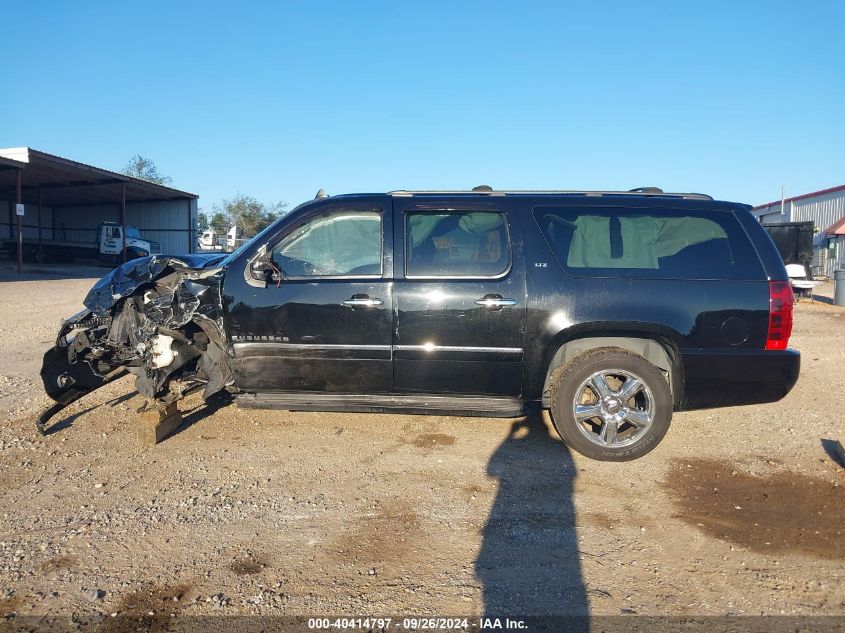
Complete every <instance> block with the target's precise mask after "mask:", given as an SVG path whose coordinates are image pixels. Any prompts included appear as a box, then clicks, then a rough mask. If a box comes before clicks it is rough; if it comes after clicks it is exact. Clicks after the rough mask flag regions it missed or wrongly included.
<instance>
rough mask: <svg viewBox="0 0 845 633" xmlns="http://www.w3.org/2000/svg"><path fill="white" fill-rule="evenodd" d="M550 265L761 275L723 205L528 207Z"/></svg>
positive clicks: (657, 273) (620, 273)
mask: <svg viewBox="0 0 845 633" xmlns="http://www.w3.org/2000/svg"><path fill="white" fill-rule="evenodd" d="M533 213H534V219H535V220H536V222H537V224H538V225H539V227H540V230H541V231H542V232H543V236H544V237H545V238H546V242H547V243H548V245H549V247H550V248H551V251H552V253H553V254H554V256H555V259H556V260H557V262H558V264H560V266H561V267H562V268H563V269H564V270H565V271H566V272H568V273H569V274H571V275H575V276H584V277H633V278H654V279H762V278H764V276H765V275H764V274H763V270H762V267H761V265H760V262H759V260H758V258H757V254H756V253H755V251H754V248H753V246H752V245H751V243H750V242H749V239H748V236H747V235H746V234H745V231H744V230H743V229H742V227H741V226H740V224H739V222H738V221H737V219H736V218H735V217H734V215H733V214H732V213H731V212H729V211H717V210H708V211H691V210H688V209H666V208H659V209H658V208H636V209H631V208H617V207H593V208H577V207H572V208H554V207H536V208H535V209H534V212H533Z"/></svg>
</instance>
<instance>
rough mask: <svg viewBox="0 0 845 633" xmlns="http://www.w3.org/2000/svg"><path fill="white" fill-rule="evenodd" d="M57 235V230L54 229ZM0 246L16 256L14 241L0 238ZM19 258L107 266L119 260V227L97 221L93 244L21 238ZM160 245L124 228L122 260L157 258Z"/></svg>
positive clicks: (15, 242) (135, 229) (120, 234)
mask: <svg viewBox="0 0 845 633" xmlns="http://www.w3.org/2000/svg"><path fill="white" fill-rule="evenodd" d="M55 232H56V233H60V232H61V230H60V229H55ZM0 241H1V242H3V244H2V246H4V247H5V249H6V250H7V252H8V254H10V255H12V256H15V255H16V254H17V245H18V238H17V237H11V238H3V239H2V240H0ZM22 244H23V256H24V259H27V260H35V261H60V262H72V261H75V260H77V259H97V260H99V261H100V263H102V264H108V265H111V266H114V265H117V264H118V263H119V262H122V261H123V246H124V242H123V227H122V226H121V225H120V224H118V223H117V222H100V225H99V226H98V227H97V239H96V242H94V243H93V244H91V243H90V242H74V241H65V240H55V239H53V240H41V242H40V243H39V241H38V240H37V239H34V238H31V237H24V238H23V241H22ZM160 254H161V245H160V244H159V243H158V242H153V241H152V240H148V239H146V238H143V237H141V232H140V231H139V230H138V229H137V228H136V227H134V226H131V225H127V226H126V259H127V260H129V259H136V258H138V257H146V256H147V255H160Z"/></svg>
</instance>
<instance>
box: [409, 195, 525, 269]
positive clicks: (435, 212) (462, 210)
mask: <svg viewBox="0 0 845 633" xmlns="http://www.w3.org/2000/svg"><path fill="white" fill-rule="evenodd" d="M473 212H478V213H498V214H500V215H501V216H502V217H503V218H504V224H503V226H504V229H505V248H506V249H507V258H508V259H507V266H505V268H504V270H503V271H502V272H500V273H496V274H494V275H481V274H478V275H450V274H444V275H414V274H409V273H408V263H409V252H408V237H409V227H408V219H409V216H410V215H412V214H423V213H430V214H432V215H438V214H440V215H443V214H463V213H473ZM401 213H402V219H401V222H400V223H399V224H400V226H401V241H402V274H403V276H404V278H405V279H409V280H414V281H425V280H427V279H428V280H444V279H458V280H464V279H466V280H472V279H483V280H486V279H490V280H497V279H503V278H505V277H507V276H508V275H509V274H510V273H511V271H512V270H513V243H512V238H511V235H512V231H511V229H510V219H509V217H508V214H507V213H506V211H505V210H504V209H490V208H485V207H480V208H478V209H471V208H460V209H455V208H448V207H444V208H443V209H432V208H429V209H414V208H406V209H402V211H401Z"/></svg>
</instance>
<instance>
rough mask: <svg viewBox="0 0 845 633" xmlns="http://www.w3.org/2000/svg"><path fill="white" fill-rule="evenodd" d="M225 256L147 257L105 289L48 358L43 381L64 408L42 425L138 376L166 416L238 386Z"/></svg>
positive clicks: (64, 330) (119, 272)
mask: <svg viewBox="0 0 845 633" xmlns="http://www.w3.org/2000/svg"><path fill="white" fill-rule="evenodd" d="M222 259H223V257H222V256H219V255H216V256H210V255H189V256H184V257H162V256H154V257H144V258H141V259H135V260H132V261H131V262H127V263H125V264H123V265H122V266H119V267H118V268H115V269H114V270H113V271H112V272H111V273H109V274H108V275H106V276H105V277H103V278H102V279H101V280H100V281H98V282H97V283H96V284H95V285H94V287H93V288H92V289H91V291H90V292H89V293H88V296H87V297H86V298H85V301H84V305H85V308H86V309H85V310H83V311H81V312H79V313H78V314H76V315H74V316H73V317H71V318H69V319H67V320H66V321H64V322H63V323H62V327H61V329H60V331H59V335H58V338H57V339H56V345H55V347H53V348H52V349H50V350H49V351H48V352H47V353H46V354H45V355H44V361H43V365H42V368H41V379H42V381H43V383H44V389H45V391H46V392H47V395H48V396H50V397H51V398H52V399H53V400H55V401H56V403H57V404H55V405H53V406H52V407H50V408H49V409H47V410H46V411H45V412H43V413H42V414H41V415H40V416H39V418H38V420H37V422H36V426H37V427H38V430H39V432H41V433H42V434H43V433H44V429H45V427H46V424H47V422H48V421H49V419H50V418H51V417H52V416H53V415H55V414H56V413H57V412H59V411H61V409H63V408H64V407H66V406H67V405H69V404H70V403H71V402H73V401H75V400H77V399H79V398H80V397H82V396H83V395H85V394H86V393H90V392H91V391H94V390H95V389H98V388H99V387H102V386H103V385H105V384H107V383H108V382H110V381H112V380H114V379H115V378H117V377H119V376H121V375H123V374H124V373H125V372H127V371H128V372H130V373H132V374H134V375H135V388H136V389H137V390H138V392H139V393H140V394H141V395H143V396H144V397H146V398H147V404H146V405H145V407H147V408H164V407H166V406H167V405H169V404H170V403H172V402H175V401H176V400H178V399H179V398H182V397H184V396H185V395H187V394H188V393H191V392H193V391H196V390H199V389H202V388H204V389H205V391H204V394H203V395H204V397H205V398H208V397H209V396H211V395H213V394H214V393H217V392H218V391H221V390H223V389H225V388H227V387H229V386H231V385H232V372H231V369H230V367H229V363H228V360H227V356H226V352H225V345H224V337H225V334H224V329H223V316H222V295H221V284H222V281H223V272H224V269H223V268H222V267H221V266H219V265H217V264H218V263H219V262H220V261H221V260H222Z"/></svg>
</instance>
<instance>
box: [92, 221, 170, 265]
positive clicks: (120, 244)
mask: <svg viewBox="0 0 845 633" xmlns="http://www.w3.org/2000/svg"><path fill="white" fill-rule="evenodd" d="M97 243H98V245H99V252H98V257H99V259H100V260H102V261H106V262H108V263H112V264H117V263H118V262H119V261H121V260H122V259H123V249H124V244H125V248H126V259H127V260H129V259H136V258H138V257H146V256H147V255H159V254H161V246H160V245H159V243H158V242H153V241H151V240H147V239H144V238H142V237H141V232H140V231H139V230H138V229H137V228H136V227H134V226H131V225H127V226H126V241H125V243H124V240H123V227H122V226H121V225H120V224H118V223H116V222H101V223H100V226H99V227H98V228H97Z"/></svg>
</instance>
